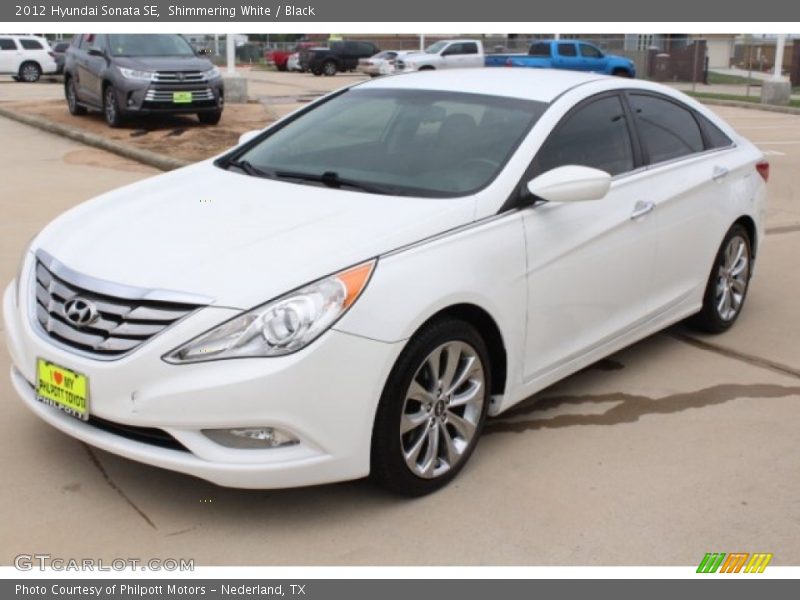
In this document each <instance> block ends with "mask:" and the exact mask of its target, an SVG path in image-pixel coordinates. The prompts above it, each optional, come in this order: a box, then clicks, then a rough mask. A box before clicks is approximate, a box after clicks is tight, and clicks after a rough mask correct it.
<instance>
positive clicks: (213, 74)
mask: <svg viewBox="0 0 800 600" xmlns="http://www.w3.org/2000/svg"><path fill="white" fill-rule="evenodd" d="M204 74H205V76H206V80H208V79H216V78H217V77H220V76H221V75H222V73H220V72H219V69H218V68H217V67H211V68H210V69H209V70H208V71H206V72H205V73H204Z"/></svg>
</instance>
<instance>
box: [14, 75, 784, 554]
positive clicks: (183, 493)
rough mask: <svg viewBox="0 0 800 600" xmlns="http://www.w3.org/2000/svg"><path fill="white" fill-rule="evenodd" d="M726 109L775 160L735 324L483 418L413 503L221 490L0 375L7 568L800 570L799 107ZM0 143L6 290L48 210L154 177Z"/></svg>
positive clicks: (361, 494)
mask: <svg viewBox="0 0 800 600" xmlns="http://www.w3.org/2000/svg"><path fill="white" fill-rule="evenodd" d="M298 77H299V78H307V79H310V80H311V81H315V82H316V81H322V82H325V81H326V80H325V79H320V78H311V76H307V77H306V76H303V75H298ZM331 79H333V80H337V81H339V82H340V83H341V82H343V80H344V78H342V79H341V80H340V79H339V78H338V76H337V77H336V78H331ZM331 79H329V80H327V81H331ZM265 85H266V84H265ZM315 85H316V84H315ZM326 85H327V84H326ZM279 91H280V90H279ZM720 113H721V114H723V116H724V117H725V118H727V119H729V120H730V121H731V122H732V123H733V124H734V125H735V126H737V127H738V128H740V130H741V131H742V132H743V133H745V134H746V135H748V136H749V137H750V138H751V139H753V140H755V141H757V142H759V143H760V145H761V147H762V148H763V149H765V150H767V151H768V152H770V156H769V158H770V160H771V162H772V174H771V180H770V190H771V194H772V206H771V210H770V215H769V220H768V227H769V231H770V234H769V235H768V237H767V240H766V242H765V244H764V246H763V252H762V254H761V256H759V263H758V270H757V278H756V279H755V280H754V282H753V286H752V289H751V294H750V298H749V300H748V306H747V307H746V308H745V311H744V313H743V315H742V318H741V319H740V321H739V322H738V323H737V325H736V327H735V328H734V329H733V330H732V331H731V332H729V333H727V334H725V335H723V336H715V337H700V336H697V335H695V334H694V333H692V332H689V331H687V330H684V329H683V328H681V327H676V328H674V329H672V330H671V331H668V332H664V333H661V334H658V335H655V336H652V337H651V338H649V339H647V340H645V341H643V342H641V343H639V344H636V345H635V346H633V347H631V348H629V349H627V350H625V351H623V352H620V353H618V354H616V355H614V356H612V357H610V358H609V359H607V360H604V361H601V362H600V363H598V364H596V365H595V366H594V367H592V368H590V369H587V370H585V371H584V372H582V373H580V374H578V375H575V376H573V377H570V378H569V379H567V380H565V381H563V382H561V383H559V384H557V385H556V386H553V387H552V388H550V389H548V390H545V391H544V392H542V393H541V394H540V395H539V397H538V399H539V400H541V401H540V402H538V403H534V402H533V401H526V402H525V403H523V404H521V405H519V406H518V407H516V408H515V409H513V410H512V411H511V412H509V413H507V414H505V415H503V416H501V417H500V418H498V419H495V420H493V421H492V422H491V423H490V424H489V426H488V428H487V432H486V435H485V438H484V439H483V440H482V441H481V444H480V445H479V447H478V449H477V452H476V453H475V455H474V456H473V458H472V460H471V462H470V464H469V465H468V467H467V468H466V469H465V471H464V472H463V473H462V474H461V475H460V477H459V478H458V479H457V480H456V481H455V482H454V483H453V485H450V486H449V487H447V488H446V489H444V490H442V491H441V492H439V493H437V494H435V495H433V496H430V497H426V498H422V499H418V500H404V499H399V498H396V497H393V496H389V495H387V494H384V493H383V492H382V491H380V490H377V489H375V488H373V487H372V486H371V485H370V484H368V483H367V482H363V481H362V482H351V483H344V484H338V485H331V486H323V487H316V488H307V489H297V490H285V491H263V492H261V491H241V490H228V489H222V488H218V487H215V486H213V485H211V484H208V483H205V482H203V481H200V480H196V479H193V478H190V477H187V476H183V475H178V474H175V473H171V472H168V471H163V470H159V469H155V468H152V467H148V466H145V465H140V464H137V463H133V462H130V461H127V460H125V459H122V458H118V457H116V456H113V455H110V454H106V453H104V452H101V451H97V450H93V449H90V448H88V447H86V446H84V445H83V444H81V443H79V442H77V441H75V440H73V439H71V438H69V437H67V436H65V435H62V434H61V433H59V432H57V431H56V430H54V429H52V428H51V427H49V426H48V425H46V424H45V423H43V422H41V421H39V420H38V419H37V418H35V417H34V416H33V415H32V414H30V413H29V412H28V411H27V410H26V409H25V408H24V406H23V405H22V404H21V402H20V401H19V400H18V399H17V398H16V396H15V395H14V393H13V391H12V389H11V386H10V382H9V381H8V378H7V377H6V376H3V377H0V400H1V401H2V403H3V415H4V418H3V419H2V420H0V439H2V440H3V441H2V450H3V451H2V453H0V469H2V472H3V473H4V478H3V484H2V485H0V501H1V502H2V506H3V507H4V508H5V512H6V519H5V520H4V527H3V534H2V536H0V564H10V563H11V562H12V560H13V557H14V556H15V555H16V554H19V553H33V552H40V553H41V552H45V553H50V554H52V555H53V556H60V557H74V558H81V557H103V558H108V559H110V558H112V557H140V558H150V557H160V558H166V557H179V558H194V559H195V561H196V563H197V564H198V565H236V564H245V565H273V564H274V565H282V564H301V565H325V564H348V565H360V564H409V565H415V564H422V565H447V564H467V565H473V564H474V565H479V564H486V565H488V564H501V565H626V564H627V565H691V564H697V563H698V562H699V560H700V559H701V558H702V557H703V555H704V554H705V553H706V552H710V551H723V552H731V551H762V552H772V553H774V555H775V558H774V559H773V563H772V564H775V565H787V564H792V565H797V564H800V504H798V501H797V499H798V498H800V478H798V477H797V474H798V473H799V472H800V452H799V451H798V440H799V439H800V438H799V437H798V433H797V423H798V418H800V352H798V350H800V319H798V318H797V301H796V296H797V294H798V293H800V275H798V269H797V267H796V260H797V256H798V252H799V251H800V209H799V208H798V199H800V187H798V186H799V185H800V184H798V182H797V179H796V177H795V173H796V170H797V165H798V164H800V117H796V116H791V115H778V114H774V113H760V112H757V111H746V110H741V109H733V108H724V109H720ZM0 139H3V140H10V141H11V143H3V144H0V181H2V189H3V193H2V194H0V207H2V210H3V215H4V219H3V220H2V221H0V227H2V229H1V230H0V233H2V235H0V281H2V282H7V281H10V280H11V278H12V277H13V276H14V272H15V270H16V266H17V260H18V258H19V255H20V253H21V252H22V249H23V247H24V245H25V243H26V242H27V240H28V239H29V238H30V237H31V236H32V235H33V234H34V233H35V232H36V231H38V230H39V229H40V228H41V227H42V226H43V225H44V224H46V223H47V222H48V221H49V220H50V219H52V218H53V217H54V216H55V215H57V214H59V213H60V212H62V211H63V210H65V209H67V208H69V207H70V206H73V205H74V204H76V203H78V202H80V201H81V200H84V199H86V198H89V197H91V196H94V195H96V194H99V193H101V192H103V191H106V190H108V189H111V188H114V187H117V186H120V185H124V184H125V183H128V182H130V181H134V180H136V179H139V178H141V177H146V176H149V175H150V174H152V173H153V171H152V170H150V169H146V168H143V167H141V166H139V165H136V164H135V163H129V162H126V161H124V160H122V159H119V158H117V157H113V156H110V155H107V154H105V153H103V152H101V151H96V150H91V149H87V148H85V147H82V146H80V145H79V144H76V143H73V142H70V141H66V140H64V139H61V138H58V137H54V136H52V135H50V134H46V133H43V132H40V131H37V130H34V129H30V128H28V127H26V126H24V125H20V124H17V123H13V122H10V121H7V120H5V119H0ZM8 368H9V359H8V355H7V352H6V351H5V348H4V347H3V348H2V349H0V372H3V373H6V372H7V371H8Z"/></svg>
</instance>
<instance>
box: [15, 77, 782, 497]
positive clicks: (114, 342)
mask: <svg viewBox="0 0 800 600" xmlns="http://www.w3.org/2000/svg"><path fill="white" fill-rule="evenodd" d="M243 138H244V139H243V140H242V142H241V143H240V145H239V146H237V147H236V148H234V149H233V150H231V151H230V152H228V153H227V154H225V155H223V156H220V157H217V158H216V159H213V160H208V161H204V162H201V163H198V164H195V165H192V166H190V167H187V168H184V169H180V170H178V171H174V172H171V173H168V174H164V175H160V176H158V177H154V178H151V179H147V180H144V181H141V182H139V183H135V184H133V185H130V186H127V187H124V188H122V189H119V190H115V191H113V192H111V193H108V194H104V195H102V196H100V197H98V198H95V199H94V200H91V201H89V202H86V203H84V204H82V205H80V206H78V207H76V208H74V209H72V210H70V211H69V212H67V213H66V214H64V215H63V216H61V217H60V218H58V219H56V220H55V221H54V222H52V223H51V224H50V225H49V226H47V227H46V228H45V229H44V230H43V231H42V232H41V233H40V234H39V235H38V236H37V237H36V238H35V239H34V240H33V242H32V243H31V245H30V247H29V249H28V250H27V251H26V252H25V255H24V258H23V260H22V264H21V266H20V270H19V275H18V277H17V279H16V280H15V281H14V282H13V283H12V284H11V285H10V286H9V287H8V289H7V290H6V292H5V298H4V316H5V334H6V337H7V340H8V346H9V349H10V353H11V356H12V359H13V365H14V366H13V368H12V372H11V378H12V381H13V385H14V387H15V388H16V390H17V392H18V393H19V395H20V396H21V397H22V399H23V401H24V402H25V404H26V405H27V406H28V407H29V408H30V409H31V410H33V411H34V412H35V413H36V414H37V415H38V416H39V417H41V418H42V419H44V420H45V421H47V422H48V423H50V424H51V425H53V426H55V427H56V428H58V429H60V430H61V431H63V432H66V433H67V434H69V435H71V436H74V437H75V438H78V439H80V440H82V441H84V442H86V443H88V444H91V445H93V446H96V447H98V448H102V449H104V450H107V451H109V452H113V453H116V454H119V455H121V456H125V457H128V458H131V459H133V460H137V461H141V462H144V463H148V464H150V465H156V466H159V467H163V468H167V469H172V470H175V471H180V472H183V473H188V474H191V475H195V476H198V477H201V478H204V479H207V480H210V481H213V482H215V483H217V484H220V485H223V486H233V487H243V488H277V487H289V486H301V485H309V484H318V483H325V482H332V481H340V480H348V479H355V478H359V477H363V476H366V475H368V474H369V475H371V476H372V477H373V478H374V479H375V480H377V481H378V482H380V483H381V484H383V485H385V486H387V487H389V488H391V489H393V490H395V491H398V492H401V493H404V494H409V495H420V494H424V493H427V492H430V491H433V490H435V489H437V488H439V487H441V486H442V485H444V484H446V483H447V482H448V481H450V480H451V479H452V478H453V477H454V476H455V475H456V474H457V473H458V472H459V470H460V469H461V468H462V467H463V466H464V464H465V463H466V462H467V459H468V458H469V456H470V454H471V453H472V451H473V450H474V449H475V445H476V443H477V441H478V437H479V436H480V433H481V429H482V427H483V425H484V421H485V420H486V418H487V415H497V414H499V413H502V412H503V411H504V410H506V409H508V408H509V407H510V406H513V405H514V404H516V403H517V402H520V401H521V400H523V399H525V398H527V397H529V396H530V395H531V394H533V393H534V392H536V391H538V390H540V389H542V388H544V387H545V386H547V385H549V384H551V383H553V382H555V381H557V380H559V379H561V378H563V377H565V376H567V375H569V374H570V373H574V372H575V371H577V370H579V369H581V368H582V367H585V366H586V365H589V364H590V363H592V362H594V361H597V360H598V359H600V358H602V357H604V356H606V355H608V354H610V353H612V352H615V351H617V350H619V349H620V348H623V347H624V346H627V345H629V344H631V343H633V342H635V341H637V340H639V339H641V338H643V337H645V336H648V335H650V334H652V333H654V332H656V331H658V330H660V329H662V328H664V327H666V326H668V325H670V324H672V323H675V322H676V321H680V320H682V319H686V318H687V317H691V320H692V322H693V323H694V324H695V325H696V326H698V327H700V328H702V329H704V330H706V331H711V332H722V331H724V330H726V329H727V328H728V327H730V326H731V325H732V324H733V323H734V322H735V321H736V319H737V317H738V316H739V314H740V312H741V310H742V306H743V304H744V301H745V297H746V294H747V289H748V283H749V281H750V277H751V275H752V272H753V261H754V259H755V257H756V255H757V252H758V250H759V244H760V242H761V240H762V239H763V223H764V211H765V199H766V185H765V184H766V180H767V177H768V170H769V166H768V164H767V163H766V162H765V161H764V158H763V155H762V153H761V152H760V151H759V150H758V149H756V148H755V147H754V146H753V144H751V143H750V142H748V141H747V140H745V139H744V138H743V137H741V136H740V135H738V134H737V133H736V132H735V131H734V130H733V129H731V127H730V126H728V125H727V124H726V123H725V122H723V121H722V120H720V118H719V117H717V116H716V115H715V114H714V113H712V112H711V111H709V110H708V109H707V108H705V107H704V106H702V105H701V104H698V103H697V102H695V101H693V100H692V99H690V98H688V97H686V96H684V95H682V94H680V93H678V92H676V91H674V90H671V89H668V88H666V87H663V86H660V85H657V84H653V83H647V82H642V81H632V80H623V79H619V78H612V77H605V76H600V75H594V74H579V73H570V72H565V71H548V70H534V69H479V70H474V71H454V72H441V73H440V72H423V73H415V74H410V75H403V76H399V77H393V78H389V79H380V80H375V81H372V82H369V83H364V84H360V85H355V86H352V87H349V88H347V89H344V90H340V91H338V92H335V93H333V94H331V95H329V96H327V97H325V98H322V99H320V100H319V101H317V102H315V103H313V104H311V105H309V106H307V107H305V108H303V109H302V110H299V111H297V112H295V113H294V114H292V115H290V116H288V117H286V118H284V119H282V120H281V121H278V122H277V123H275V124H274V125H272V126H270V127H269V128H267V129H265V130H264V131H262V132H258V133H257V134H255V135H251V136H243Z"/></svg>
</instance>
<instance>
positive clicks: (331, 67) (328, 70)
mask: <svg viewBox="0 0 800 600" xmlns="http://www.w3.org/2000/svg"><path fill="white" fill-rule="evenodd" d="M338 71H339V68H338V67H337V66H336V63H335V62H333V61H332V60H329V61H326V62H325V63H323V65H322V74H323V75H325V77H333V76H334V75H336V73H337V72H338Z"/></svg>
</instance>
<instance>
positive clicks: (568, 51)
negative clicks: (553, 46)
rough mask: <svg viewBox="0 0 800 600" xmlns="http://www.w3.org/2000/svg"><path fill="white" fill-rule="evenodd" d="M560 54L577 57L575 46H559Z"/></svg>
mask: <svg viewBox="0 0 800 600" xmlns="http://www.w3.org/2000/svg"><path fill="white" fill-rule="evenodd" d="M558 53H559V54H560V55H561V56H577V53H576V52H575V44H559V45H558Z"/></svg>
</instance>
